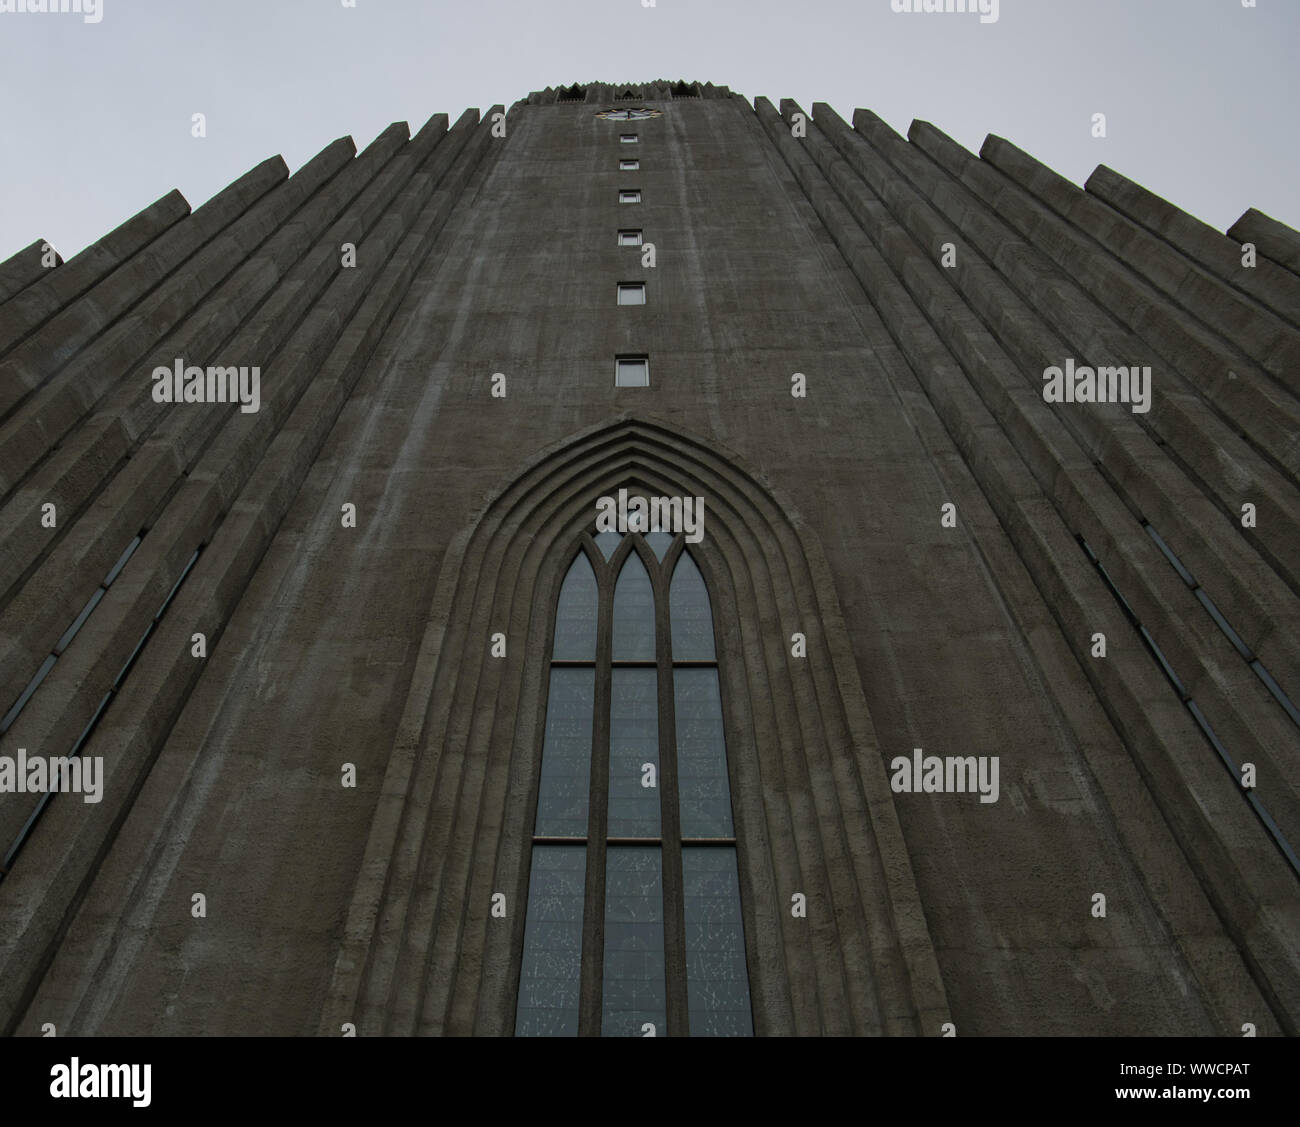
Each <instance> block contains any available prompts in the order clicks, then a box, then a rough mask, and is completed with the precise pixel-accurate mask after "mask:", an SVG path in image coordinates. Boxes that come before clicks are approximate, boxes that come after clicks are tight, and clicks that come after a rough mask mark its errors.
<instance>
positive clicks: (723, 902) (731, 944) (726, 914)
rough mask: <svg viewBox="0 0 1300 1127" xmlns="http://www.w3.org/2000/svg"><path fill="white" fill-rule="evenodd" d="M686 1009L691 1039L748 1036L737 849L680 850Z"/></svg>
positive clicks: (750, 1022) (749, 1024) (750, 1023)
mask: <svg viewBox="0 0 1300 1127" xmlns="http://www.w3.org/2000/svg"><path fill="white" fill-rule="evenodd" d="M682 884H683V892H684V899H685V903H684V909H685V916H686V1006H687V1018H688V1021H689V1025H690V1032H691V1036H692V1037H750V1036H752V1035H753V1032H754V1023H753V1018H752V1017H751V1014H750V1008H749V975H748V972H747V970H746V967H745V931H744V926H743V924H742V922H741V917H740V879H739V875H738V873H737V870H736V851H735V850H734V849H731V848H723V847H719V846H699V845H697V846H686V847H684V848H683V849H682Z"/></svg>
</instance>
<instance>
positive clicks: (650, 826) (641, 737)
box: [609, 666, 660, 837]
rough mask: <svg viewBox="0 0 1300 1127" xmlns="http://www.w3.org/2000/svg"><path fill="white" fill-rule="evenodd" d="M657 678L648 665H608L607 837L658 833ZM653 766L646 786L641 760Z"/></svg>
mask: <svg viewBox="0 0 1300 1127" xmlns="http://www.w3.org/2000/svg"><path fill="white" fill-rule="evenodd" d="M658 685H659V678H658V674H657V673H656V672H655V670H654V669H653V668H640V667H635V666H634V667H631V668H628V667H618V668H615V669H614V670H613V676H612V679H611V686H610V687H611V694H610V704H609V836H610V837H658V836H659V832H660V831H659V824H660V823H659V690H658ZM647 763H648V764H650V765H651V766H652V767H653V768H654V775H653V782H654V785H653V786H646V785H645V783H646V782H647V781H649V775H648V773H647V772H646V770H645V765H646V764H647Z"/></svg>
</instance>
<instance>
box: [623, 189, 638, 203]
mask: <svg viewBox="0 0 1300 1127" xmlns="http://www.w3.org/2000/svg"><path fill="white" fill-rule="evenodd" d="M618 202H619V203H640V202H641V190H640V189H639V188H620V189H619V190H618Z"/></svg>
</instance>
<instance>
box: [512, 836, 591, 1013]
mask: <svg viewBox="0 0 1300 1127" xmlns="http://www.w3.org/2000/svg"><path fill="white" fill-rule="evenodd" d="M586 875H587V847H586V846H584V845H535V846H533V864H532V871H531V873H530V875H529V880H528V916H527V923H526V924H525V925H524V955H523V964H522V967H521V972H520V976H519V1006H518V1009H517V1010H516V1012H515V1036H516V1037H576V1036H577V1035H578V1000H579V998H578V995H579V990H580V986H581V978H582V904H583V899H584V896H583V893H584V887H585V884H586Z"/></svg>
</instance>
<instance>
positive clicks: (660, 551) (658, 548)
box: [645, 532, 677, 560]
mask: <svg viewBox="0 0 1300 1127" xmlns="http://www.w3.org/2000/svg"><path fill="white" fill-rule="evenodd" d="M676 539H677V537H675V536H674V535H673V534H672V533H671V532H647V533H646V537H645V542H646V543H647V544H649V545H650V550H651V551H652V552H654V554H655V555H656V556H657V557H658V558H659V559H660V560H662V559H663V558H664V555H665V554H666V553H667V551H668V549H669V548H671V547H672V546H673V541H674V540H676Z"/></svg>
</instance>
